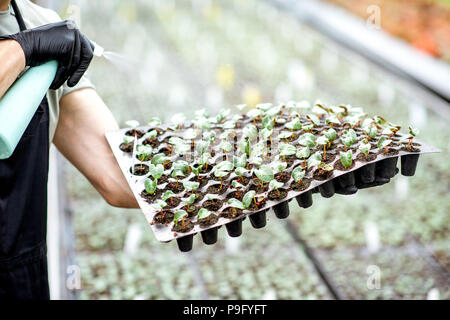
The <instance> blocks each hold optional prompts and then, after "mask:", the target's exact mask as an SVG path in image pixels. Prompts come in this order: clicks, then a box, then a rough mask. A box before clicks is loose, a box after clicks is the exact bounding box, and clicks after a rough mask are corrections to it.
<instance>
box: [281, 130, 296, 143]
mask: <svg viewBox="0 0 450 320" xmlns="http://www.w3.org/2000/svg"><path fill="white" fill-rule="evenodd" d="M292 135H293V133H292V132H290V131H282V132H280V133H279V134H278V138H280V139H287V138H289V137H292ZM286 142H287V140H286Z"/></svg>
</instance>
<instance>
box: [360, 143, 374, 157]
mask: <svg viewBox="0 0 450 320" xmlns="http://www.w3.org/2000/svg"><path fill="white" fill-rule="evenodd" d="M371 147H372V145H371V144H370V143H368V142H367V140H363V141H361V144H360V145H359V147H358V149H359V151H361V152H362V153H363V154H365V155H366V156H367V155H368V154H369V151H370V148H371Z"/></svg>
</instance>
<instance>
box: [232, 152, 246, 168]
mask: <svg viewBox="0 0 450 320" xmlns="http://www.w3.org/2000/svg"><path fill="white" fill-rule="evenodd" d="M246 165H247V155H246V154H243V155H241V156H240V157H238V156H233V166H234V167H235V168H245V166H246Z"/></svg>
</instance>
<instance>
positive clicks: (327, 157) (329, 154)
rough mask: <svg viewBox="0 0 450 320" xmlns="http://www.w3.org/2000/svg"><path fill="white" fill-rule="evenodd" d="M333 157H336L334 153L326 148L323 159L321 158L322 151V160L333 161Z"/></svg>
mask: <svg viewBox="0 0 450 320" xmlns="http://www.w3.org/2000/svg"><path fill="white" fill-rule="evenodd" d="M334 159H336V154H335V153H331V152H328V150H327V152H326V153H325V159H323V151H322V160H323V162H325V163H330V162H333V161H334Z"/></svg>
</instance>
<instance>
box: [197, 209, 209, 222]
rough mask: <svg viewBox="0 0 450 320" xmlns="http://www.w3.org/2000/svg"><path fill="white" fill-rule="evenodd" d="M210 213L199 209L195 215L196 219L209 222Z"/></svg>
mask: <svg viewBox="0 0 450 320" xmlns="http://www.w3.org/2000/svg"><path fill="white" fill-rule="evenodd" d="M211 214H212V212H211V211H209V210H208V209H206V208H201V209H200V210H199V211H198V213H197V219H206V221H208V222H209V218H210V217H211Z"/></svg>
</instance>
